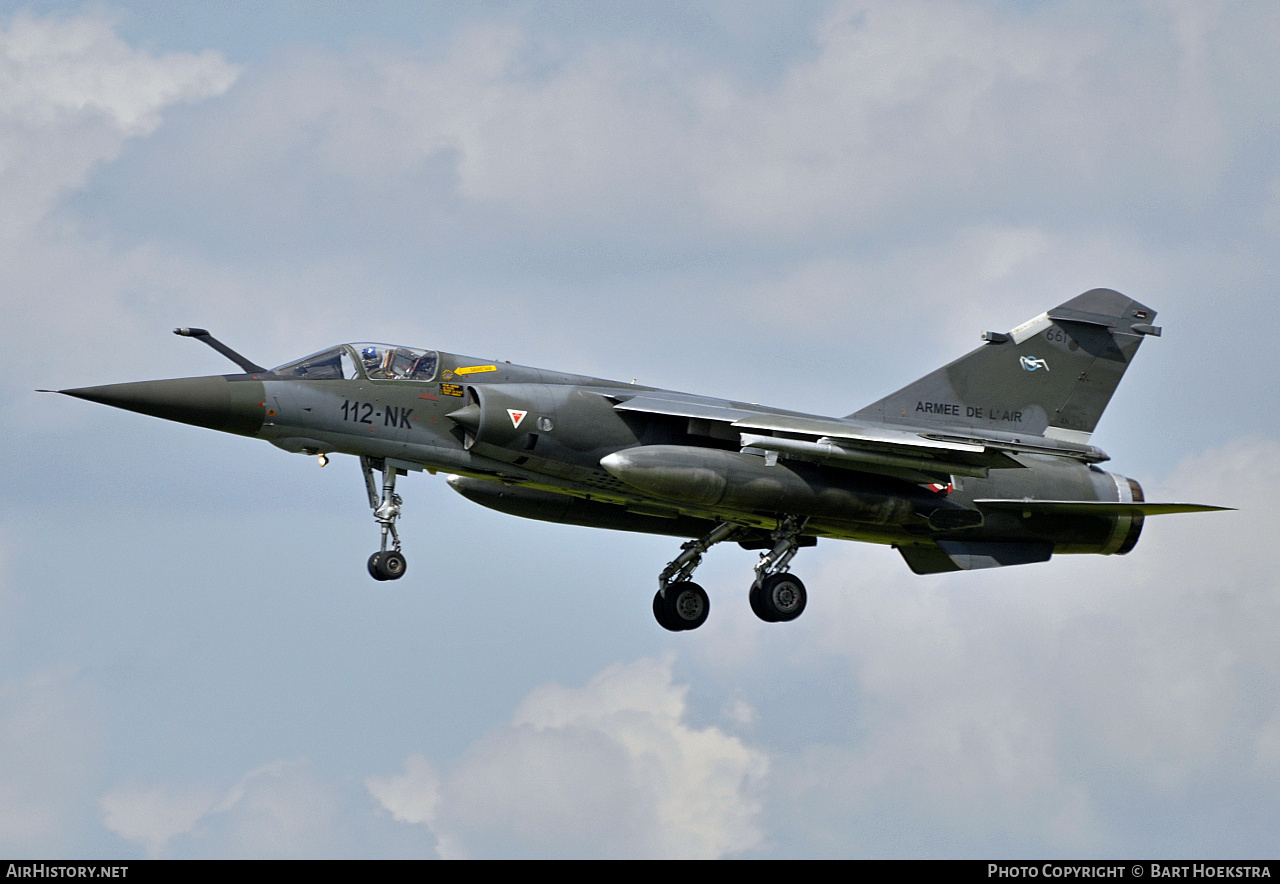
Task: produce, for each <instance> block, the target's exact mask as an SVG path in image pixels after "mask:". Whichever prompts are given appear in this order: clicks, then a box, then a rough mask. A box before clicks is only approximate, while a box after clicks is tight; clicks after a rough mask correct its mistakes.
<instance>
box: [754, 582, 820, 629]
mask: <svg viewBox="0 0 1280 884" xmlns="http://www.w3.org/2000/svg"><path fill="white" fill-rule="evenodd" d="M752 592H753V593H754V594H755V596H756V602H755V604H753V605H752V608H753V609H755V610H756V616H757V617H759V618H760V619H761V620H764V621H765V622H767V623H785V622H787V621H788V620H794V619H796V618H797V617H799V616H800V615H801V614H803V613H804V607H805V605H806V604H808V601H809V594H808V593H807V592H805V588H804V584H803V583H801V582H800V578H799V577H796V576H795V575H794V574H788V573H786V572H783V573H781V574H770V575H769V576H768V577H766V578H765V579H764V580H762V581H760V583H759V585H758V587H752ZM756 605H759V608H758V609H756Z"/></svg>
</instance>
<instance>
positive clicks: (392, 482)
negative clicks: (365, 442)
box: [360, 456, 408, 580]
mask: <svg viewBox="0 0 1280 884" xmlns="http://www.w3.org/2000/svg"><path fill="white" fill-rule="evenodd" d="M360 469H362V470H363V471H364V485H365V489H366V490H367V491H368V492H369V506H370V507H371V508H372V509H373V518H374V520H375V521H376V522H377V523H378V525H379V526H380V527H381V528H382V549H381V550H380V551H378V552H376V553H374V554H373V555H371V556H369V574H370V576H371V577H373V579H374V580H399V579H400V578H401V577H403V576H404V572H405V569H406V568H407V567H408V563H407V562H406V561H405V558H404V554H403V553H401V552H400V535H399V534H397V533H396V519H398V518H400V505H401V504H402V503H404V501H403V500H401V498H400V495H399V494H396V475H397V474H398V473H399V472H400V471H399V470H398V469H397V468H396V467H394V466H391V465H390V464H388V463H386V462H385V461H383V460H381V459H375V458H372V457H364V456H361V458H360ZM375 469H377V470H380V471H381V472H382V494H381V495H379V494H378V485H377V483H376V482H375V481H374V478H373V471H374V470H375ZM388 537H390V539H391V549H387V538H388Z"/></svg>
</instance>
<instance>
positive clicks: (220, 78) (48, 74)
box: [0, 12, 237, 235]
mask: <svg viewBox="0 0 1280 884" xmlns="http://www.w3.org/2000/svg"><path fill="white" fill-rule="evenodd" d="M236 75H237V69H236V68H235V67H234V66H233V65H230V64H228V63H227V62H226V61H225V60H224V59H223V58H222V56H221V55H219V54H218V53H216V52H212V51H206V52H203V53H201V54H199V55H193V54H190V53H168V54H166V55H163V56H160V57H155V56H153V55H151V54H149V53H147V52H145V51H139V50H136V49H133V48H132V47H130V46H128V45H127V44H125V43H124V42H123V41H122V40H120V38H119V37H117V36H116V35H115V32H114V28H113V26H112V23H111V22H110V21H108V20H106V19H103V18H99V17H92V16H68V17H55V16H49V17H43V18H41V17H36V16H34V15H32V14H30V13H26V12H19V13H16V14H15V15H13V16H12V17H11V18H10V19H9V20H8V22H7V26H5V27H2V28H0V185H2V186H0V194H3V195H2V196H0V233H5V234H9V235H13V234H15V233H17V232H18V231H20V230H22V229H24V228H26V227H27V226H28V225H30V224H31V223H33V222H35V221H38V220H39V219H41V218H42V217H44V214H45V213H46V212H47V211H48V210H49V209H50V208H51V207H52V205H53V204H54V201H55V200H56V199H57V198H58V197H59V196H60V195H62V194H63V193H65V192H66V191H67V190H68V189H69V188H73V187H77V186H79V185H81V184H83V183H84V181H85V180H86V177H87V176H88V174H89V171H90V170H91V169H92V168H93V167H94V166H95V165H96V164H98V163H100V162H102V161H105V160H110V159H112V158H114V157H115V156H116V155H117V154H118V153H119V151H120V148H121V146H122V145H123V144H124V142H125V140H126V139H128V138H133V137H137V136H142V135H148V134H150V133H151V132H153V131H155V129H156V127H157V126H158V125H159V122H160V114H161V112H162V111H163V110H164V109H165V108H167V107H170V106H172V105H173V104H175V103H179V102H189V101H196V100H199V99H202V98H208V97H210V96H213V95H219V94H221V93H223V92H225V91H226V90H227V89H228V88H230V86H231V84H232V82H234V80H235V78H236Z"/></svg>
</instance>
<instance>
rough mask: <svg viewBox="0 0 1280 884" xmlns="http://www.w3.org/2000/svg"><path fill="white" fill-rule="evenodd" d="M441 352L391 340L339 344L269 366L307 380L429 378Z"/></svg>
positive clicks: (280, 374) (274, 371) (281, 373)
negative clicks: (375, 342)
mask: <svg viewBox="0 0 1280 884" xmlns="http://www.w3.org/2000/svg"><path fill="white" fill-rule="evenodd" d="M439 364H440V355H439V354H438V353H437V352H436V351H435V350H419V349H418V348H417V347H397V346H393V345H391V344H372V343H368V342H365V343H359V344H339V345H338V346H337V347H330V348H329V349H328V350H321V351H320V352H319V353H312V354H311V355H310V356H304V357H303V358H302V359H298V360H296V361H294V362H288V363H285V364H284V365H282V366H280V367H279V368H276V369H272V374H274V375H276V376H277V377H282V378H298V379H302V380H309V381H337V380H343V379H346V380H357V379H359V378H369V379H370V380H374V381H379V380H392V381H430V380H434V379H435V376H436V369H437V368H438V367H439Z"/></svg>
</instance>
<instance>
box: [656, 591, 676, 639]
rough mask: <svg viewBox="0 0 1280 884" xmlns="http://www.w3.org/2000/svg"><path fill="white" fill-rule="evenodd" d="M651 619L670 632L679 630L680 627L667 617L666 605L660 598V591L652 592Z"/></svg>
mask: <svg viewBox="0 0 1280 884" xmlns="http://www.w3.org/2000/svg"><path fill="white" fill-rule="evenodd" d="M653 619H654V620H657V621H658V625H659V626H661V627H662V628H663V629H666V630H669V631H670V632H679V631H680V627H679V626H675V625H673V624H672V622H671V621H670V620H668V619H667V606H666V602H665V601H664V600H663V598H662V592H661V591H658V592H656V593H654V594H653Z"/></svg>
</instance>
